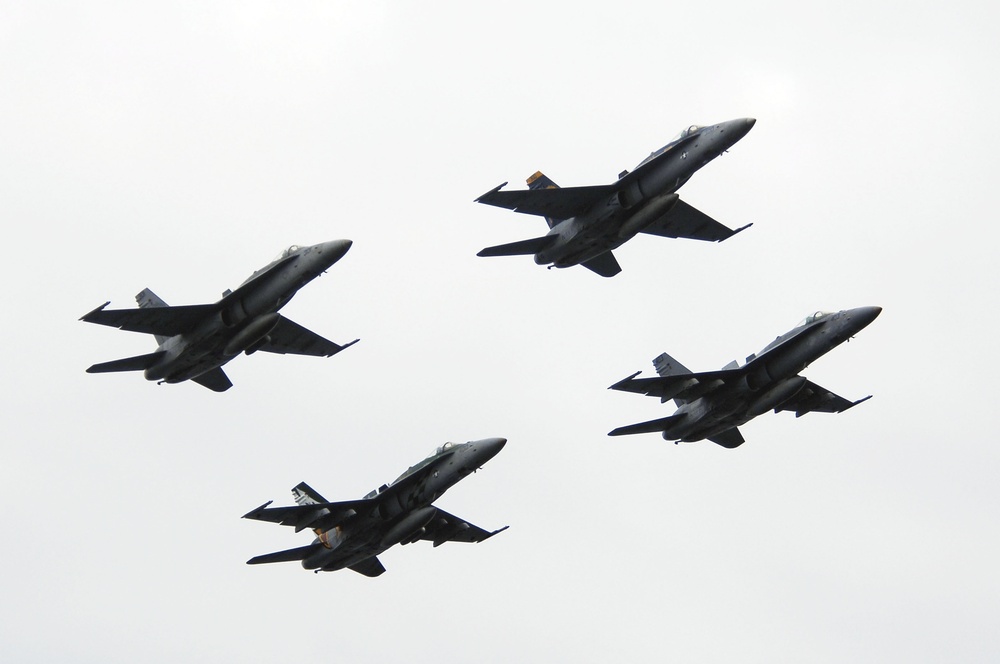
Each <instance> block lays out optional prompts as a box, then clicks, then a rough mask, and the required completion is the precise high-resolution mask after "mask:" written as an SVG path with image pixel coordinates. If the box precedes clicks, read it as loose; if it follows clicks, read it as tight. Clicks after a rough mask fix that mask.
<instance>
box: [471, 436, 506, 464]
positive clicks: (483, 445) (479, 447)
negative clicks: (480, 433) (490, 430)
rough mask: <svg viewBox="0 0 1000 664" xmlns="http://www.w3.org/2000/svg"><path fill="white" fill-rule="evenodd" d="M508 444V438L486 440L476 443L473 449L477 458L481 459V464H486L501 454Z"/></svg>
mask: <svg viewBox="0 0 1000 664" xmlns="http://www.w3.org/2000/svg"><path fill="white" fill-rule="evenodd" d="M506 444H507V439H506V438H486V439H484V440H477V441H476V442H474V443H473V444H472V448H473V449H474V450H475V451H476V456H478V457H479V463H486V462H487V461H489V460H490V459H492V458H493V457H495V456H496V455H497V454H499V453H500V450H502V449H503V446H504V445H506Z"/></svg>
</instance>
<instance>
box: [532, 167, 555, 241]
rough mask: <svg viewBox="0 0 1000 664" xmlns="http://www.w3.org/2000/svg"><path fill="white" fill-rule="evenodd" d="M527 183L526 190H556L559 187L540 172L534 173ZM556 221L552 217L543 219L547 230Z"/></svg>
mask: <svg viewBox="0 0 1000 664" xmlns="http://www.w3.org/2000/svg"><path fill="white" fill-rule="evenodd" d="M527 183H528V189H558V188H559V185H557V184H556V183H555V182H553V181H552V178H550V177H549V176H548V175H546V174H545V173H542V172H541V171H535V173H534V175H532V176H531V177H530V178H528V179H527ZM557 221H558V220H556V219H553V218H552V217H545V223H547V224H548V225H549V228H552V227H553V226H555V225H556V222H557Z"/></svg>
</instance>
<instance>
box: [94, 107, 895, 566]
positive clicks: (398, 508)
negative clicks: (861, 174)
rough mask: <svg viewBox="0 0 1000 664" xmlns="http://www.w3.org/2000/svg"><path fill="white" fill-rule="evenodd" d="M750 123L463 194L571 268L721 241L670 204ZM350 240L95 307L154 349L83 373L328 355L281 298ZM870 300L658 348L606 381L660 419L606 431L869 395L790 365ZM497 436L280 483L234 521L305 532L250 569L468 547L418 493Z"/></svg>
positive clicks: (205, 379) (496, 250)
mask: <svg viewBox="0 0 1000 664" xmlns="http://www.w3.org/2000/svg"><path fill="white" fill-rule="evenodd" d="M754 122H755V120H754V119H752V118H742V119H738V120H731V121H729V122H722V123H719V124H716V125H712V126H707V127H701V126H697V125H692V126H690V127H688V128H687V129H685V130H684V131H682V132H681V133H680V134H679V135H678V136H677V137H676V138H675V139H674V140H673V141H671V142H670V143H668V144H667V145H665V146H664V147H662V148H660V149H659V150H657V151H655V152H653V153H652V154H650V155H649V157H647V158H646V159H644V160H643V161H642V162H641V163H640V164H639V165H638V166H636V168H635V170H633V171H632V172H629V171H622V172H621V173H620V174H619V176H618V180H617V182H614V183H612V184H607V185H599V186H589V187H566V188H560V187H559V186H558V185H556V184H555V182H553V181H552V180H551V179H549V178H548V177H547V176H545V175H543V174H542V173H541V172H537V173H535V174H534V175H532V176H531V177H530V178H528V181H527V182H528V189H527V190H521V191H504V190H503V187H504V186H505V185H506V184H507V183H506V182H505V183H503V184H501V185H500V186H498V187H495V188H494V189H492V190H490V191H489V192H487V193H485V194H483V195H482V196H480V197H479V198H478V199H476V200H477V202H480V203H485V204H488V205H494V206H498V207H503V208H507V209H510V210H514V211H515V212H521V213H524V214H531V215H538V216H541V217H544V218H545V221H546V223H547V224H548V226H549V232H548V233H547V234H546V235H543V236H540V237H536V238H532V239H528V240H521V241H519V242H513V243H510V244H504V245H499V246H494V247H488V248H486V249H483V250H482V251H480V252H479V254H478V255H480V256H510V255H534V259H535V262H536V263H538V264H540V265H548V266H549V267H550V268H552V267H557V268H565V267H571V266H573V265H582V266H584V267H586V268H587V269H589V270H591V271H593V272H595V273H597V274H599V275H601V276H603V277H613V276H614V275H616V274H618V273H619V272H620V271H621V267H620V266H619V264H618V261H617V259H616V258H615V256H614V254H613V253H612V251H613V250H614V249H616V248H618V247H619V246H621V245H622V244H623V243H624V242H626V241H628V240H629V239H631V238H633V237H635V236H636V235H638V234H640V233H645V234H649V235H659V236H662V237H672V238H689V239H696V240H706V241H712V242H720V241H722V240H725V239H728V238H730V237H732V236H733V235H735V234H737V233H739V232H740V231H742V230H744V229H746V228H748V227H749V226H750V224H747V225H746V226H743V227H740V228H737V229H736V230H732V229H730V228H728V227H727V226H724V225H723V224H721V223H719V222H718V221H715V220H714V219H712V218H711V217H709V216H708V215H706V214H705V213H703V212H701V211H699V210H697V209H696V208H694V207H692V206H691V205H688V204H687V203H685V202H684V201H682V200H680V198H679V196H678V195H677V193H676V192H677V189H679V188H680V187H681V186H682V185H683V184H684V183H685V182H687V181H688V179H690V177H691V176H692V175H693V174H694V173H695V172H696V171H697V170H698V169H700V168H701V167H702V166H704V165H705V164H707V163H708V162H709V161H711V160H712V159H715V158H716V157H718V156H719V155H721V154H722V153H724V152H725V151H726V150H727V149H728V148H730V147H731V146H732V145H733V144H735V143H736V142H737V141H738V140H740V139H741V138H743V136H745V135H746V134H747V132H749V131H750V129H751V128H752V127H753V125H754ZM350 247H351V241H350V240H335V241H332V242H325V243H322V244H317V245H312V246H308V247H299V246H295V245H293V246H291V247H289V248H288V249H286V250H284V251H283V252H281V254H279V255H278V256H277V257H276V258H275V259H274V260H273V261H271V263H269V264H268V265H266V266H264V267H263V268H261V269H260V270H257V271H256V272H254V273H253V274H252V275H250V277H249V278H248V279H247V280H246V281H244V282H243V283H242V284H241V285H240V286H239V288H237V289H236V290H234V291H229V290H227V291H226V292H225V293H223V297H222V299H221V300H219V301H218V302H216V303H214V304H203V305H192V306H177V307H171V306H168V305H167V304H166V303H165V302H164V301H163V300H161V299H160V298H159V297H157V296H156V295H155V294H154V293H153V292H152V291H150V290H149V289H145V290H143V291H142V292H140V293H139V294H138V295H136V301H137V302H138V304H139V308H138V309H119V310H108V309H106V307H107V306H108V304H110V303H109V302H106V303H104V304H103V305H101V306H100V307H98V308H96V309H94V310H93V311H91V312H89V313H87V314H86V315H84V316H83V317H82V318H81V320H84V321H86V322H90V323H98V324H100V325H109V326H111V327H117V328H120V329H123V330H129V331H133V332H141V333H145V334H151V335H153V336H154V338H155V339H156V342H157V349H156V351H154V352H152V353H149V354H146V355H139V356H136V357H130V358H124V359H120V360H113V361H110V362H103V363H100V364H95V365H93V366H91V367H90V368H88V369H87V371H88V372H89V373H105V372H118V371H143V372H144V375H145V377H146V379H148V380H152V381H158V382H166V383H178V382H182V381H186V380H192V381H194V382H196V383H198V384H199V385H202V386H204V387H207V388H208V389H211V390H213V391H216V392H224V391H226V390H228V389H229V388H230V387H232V382H230V380H229V378H228V377H227V376H226V374H225V372H224V371H223V369H222V366H223V365H225V364H226V363H227V362H229V361H230V360H232V359H233V358H235V357H236V356H237V355H239V354H240V353H245V354H246V355H250V354H252V353H254V352H257V351H264V352H269V353H294V354H300V355H315V356H320V357H329V356H331V355H334V354H336V353H339V352H340V351H342V350H344V349H345V348H347V347H348V346H351V345H352V344H354V343H356V342H357V341H358V340H357V339H355V340H354V341H351V342H350V343H347V344H343V345H340V344H337V343H334V342H332V341H330V340H328V339H325V338H324V337H321V336H320V335H318V334H316V333H314V332H311V331H310V330H307V329H306V328H304V327H302V326H301V325H298V324H297V323H294V322H292V321H291V320H289V319H287V318H285V317H283V316H281V315H280V314H279V313H278V310H280V309H281V307H283V306H284V305H285V304H287V303H288V301H289V300H291V299H292V297H293V296H294V295H295V293H296V292H298V290H299V289H300V288H302V287H303V286H304V285H305V284H307V283H309V282H310V281H312V280H313V279H315V278H316V277H318V276H319V275H320V274H322V273H323V272H325V271H326V270H327V269H328V268H329V267H330V266H332V265H333V264H334V263H336V262H337V261H338V260H340V259H341V258H342V257H343V256H344V255H345V254H346V253H347V251H348V249H350ZM880 312H881V309H880V308H879V307H860V308H857V309H850V310H846V311H840V312H836V313H826V312H816V313H815V314H813V315H811V316H809V317H807V318H806V319H805V320H804V321H802V322H801V323H800V324H799V325H797V326H796V327H795V328H793V329H792V330H790V331H789V332H786V333H785V334H783V335H781V336H779V337H778V338H777V339H775V340H774V341H773V342H771V343H770V344H768V345H767V347H765V348H764V349H763V350H762V351H760V352H759V353H757V354H754V355H750V356H749V357H748V358H747V360H746V364H744V365H743V366H740V365H739V364H738V363H737V362H735V361H734V362H731V363H730V364H729V365H727V366H726V367H724V368H723V369H721V370H719V371H708V372H701V373H692V372H691V371H690V370H688V369H687V368H686V367H684V366H683V365H682V364H680V363H679V362H678V361H677V360H675V359H673V358H672V357H670V356H669V355H667V354H666V353H663V354H662V355H660V356H659V357H657V358H656V359H655V360H653V364H654V367H655V368H656V371H657V373H658V374H659V375H658V377H655V378H637V376H638V375H639V373H641V372H637V373H635V374H632V375H631V376H628V377H627V378H625V379H623V380H621V381H619V382H617V383H615V384H614V385H612V386H611V387H610V389H613V390H621V391H626V392H635V393H638V394H644V395H647V396H654V397H659V398H660V401H661V402H665V401H667V400H669V399H673V400H674V401H675V403H676V405H677V406H678V408H677V410H676V412H674V413H673V414H672V415H670V416H668V417H664V418H660V419H655V420H651V421H648V422H642V423H639V424H633V425H629V426H623V427H619V428H617V429H615V430H613V431H611V432H610V434H609V435H611V436H620V435H627V434H638V433H654V432H659V433H661V434H662V436H663V438H664V439H666V440H673V441H676V442H694V441H698V440H705V439H707V440H710V441H712V442H714V443H717V444H719V445H721V446H723V447H727V448H734V447H737V446H739V445H741V444H742V443H743V442H744V438H743V436H742V434H741V433H740V431H739V429H738V427H739V426H740V425H742V424H745V423H746V422H748V421H749V420H751V419H753V418H754V417H757V416H758V415H761V414H763V413H765V412H767V411H768V410H772V409H773V410H774V412H779V411H783V410H787V411H793V412H795V415H796V417H799V416H801V415H804V414H805V413H808V412H813V411H816V412H826V413H839V412H843V411H845V410H847V409H848V408H851V407H853V406H855V405H857V404H859V403H861V402H863V401H865V400H867V399H869V398H870V396H869V397H865V398H863V399H859V400H857V401H849V400H847V399H844V398H843V397H840V396H838V395H836V394H834V393H833V392H831V391H829V390H827V389H825V388H822V387H820V386H819V385H816V384H815V383H812V382H811V381H809V380H807V379H806V378H804V377H802V376H800V375H799V372H800V371H802V369H804V368H805V367H806V366H808V365H809V364H810V363H811V362H813V361H814V360H816V359H817V358H818V357H820V356H822V355H824V354H825V353H827V352H829V351H830V350H832V349H833V348H834V347H836V346H838V345H839V344H841V343H843V342H844V341H847V340H848V339H850V338H851V337H852V336H854V335H855V334H857V332H859V331H860V330H861V329H863V328H864V327H866V326H867V325H868V324H869V323H871V322H872V321H873V320H874V319H875V317H876V316H878V314H879V313H880ZM505 443H506V440H505V439H503V438H490V439H486V440H479V441H472V442H468V443H464V444H454V443H446V444H445V445H443V446H441V447H439V448H437V450H435V452H434V453H433V454H432V455H431V456H429V457H427V458H426V459H424V460H423V461H421V462H420V463H418V464H416V465H415V466H412V467H411V468H409V469H408V470H407V471H406V472H405V473H403V474H402V475H401V476H400V477H399V478H398V479H396V480H395V481H394V482H393V483H391V484H389V485H383V486H381V487H380V488H378V489H376V490H374V491H372V492H371V493H369V494H368V495H366V496H365V497H364V498H362V499H360V500H355V501H346V502H337V503H331V502H328V501H326V499H324V498H323V497H322V496H320V495H319V494H318V493H317V492H316V491H314V490H313V489H312V488H310V487H309V486H308V485H306V484H305V483H302V484H299V485H298V486H296V487H295V488H294V489H292V493H293V495H294V497H295V502H296V503H297V505H295V506H292V507H274V508H271V507H268V505H269V504H270V503H265V504H264V505H262V506H260V507H258V508H257V509H255V510H252V511H251V512H249V513H248V514H246V515H244V518H248V519H255V520H261V521H271V522H274V523H279V524H282V525H290V526H294V527H295V530H296V532H298V531H301V530H303V529H305V528H310V529H312V530H313V531H314V533H315V535H316V537H315V539H314V540H313V542H312V543H311V544H309V545H308V546H304V547H299V548H295V549H289V550H287V551H279V552H276V553H271V554H266V555H262V556H257V557H255V558H252V559H251V560H249V561H247V562H248V563H249V564H259V563H271V562H285V561H300V562H301V564H302V566H303V567H305V568H306V569H313V570H315V571H333V570H338V569H343V568H345V567H346V568H349V569H352V570H354V571H356V572H359V573H361V574H364V575H366V576H378V575H379V574H381V573H383V572H384V571H385V568H384V567H383V566H382V564H381V562H379V560H378V558H377V555H378V554H380V553H381V552H382V551H384V550H385V549H387V548H389V547H390V546H393V545H394V544H398V543H402V544H408V543H411V542H416V541H419V540H429V541H432V542H433V543H434V546H438V545H439V544H442V543H444V542H447V541H462V542H481V541H483V540H485V539H487V538H489V537H492V536H493V535H495V534H496V533H498V532H501V531H502V530H505V528H501V529H499V530H495V531H492V532H489V531H486V530H483V529H482V528H479V527H478V526H474V525H472V524H470V523H469V522H467V521H464V520H462V519H459V518H457V517H455V516H452V515H451V514H448V513H446V512H444V511H443V510H441V509H439V508H437V507H435V506H434V505H433V504H432V503H433V501H434V500H436V499H437V498H438V497H439V496H440V495H441V494H442V493H444V492H445V491H446V490H447V489H448V488H449V487H451V486H452V485H454V484H455V483H457V482H458V481H459V480H461V479H462V478H464V477H465V476H467V475H468V474H470V473H472V472H473V471H475V470H476V469H477V468H479V467H480V466H482V465H483V464H484V463H486V461H488V460H489V459H491V458H493V457H494V456H495V455H496V454H497V453H498V452H499V451H500V449H501V448H503V446H504V444H505Z"/></svg>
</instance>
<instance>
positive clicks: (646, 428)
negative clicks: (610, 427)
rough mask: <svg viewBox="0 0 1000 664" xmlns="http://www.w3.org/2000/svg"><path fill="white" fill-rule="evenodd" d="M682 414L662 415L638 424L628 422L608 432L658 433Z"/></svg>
mask: <svg viewBox="0 0 1000 664" xmlns="http://www.w3.org/2000/svg"><path fill="white" fill-rule="evenodd" d="M683 417H684V414H683V413H682V414H680V415H671V416H670V417H663V418H660V419H658V420H650V421H649V422H640V423H638V424H630V425H628V426H625V427H618V428H617V429H615V430H614V431H611V432H610V433H608V435H609V436H629V435H631V434H634V433H659V432H661V431H666V430H667V429H669V428H670V426H671V425H673V424H674V423H676V422H678V421H679V420H680V419H681V418H683Z"/></svg>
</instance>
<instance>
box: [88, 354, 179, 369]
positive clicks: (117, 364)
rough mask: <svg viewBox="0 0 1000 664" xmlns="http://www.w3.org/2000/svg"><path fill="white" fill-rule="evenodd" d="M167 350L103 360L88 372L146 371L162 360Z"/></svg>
mask: <svg viewBox="0 0 1000 664" xmlns="http://www.w3.org/2000/svg"><path fill="white" fill-rule="evenodd" d="M166 354H167V352H166V351H163V350H158V351H156V352H155V353H150V354H149V355H137V356H135V357H126V358H123V359H121V360H111V361H110V362H101V363H100V364H95V365H93V366H91V367H90V368H88V369H87V373H112V372H115V371H145V370H146V369H148V368H150V367H151V366H153V365H154V364H156V363H157V362H159V361H160V358H161V357H163V356H164V355H166Z"/></svg>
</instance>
